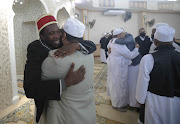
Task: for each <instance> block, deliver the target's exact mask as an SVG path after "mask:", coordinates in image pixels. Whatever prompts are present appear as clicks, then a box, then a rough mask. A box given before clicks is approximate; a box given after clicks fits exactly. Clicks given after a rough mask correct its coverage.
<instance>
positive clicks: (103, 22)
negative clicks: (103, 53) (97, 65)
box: [88, 12, 139, 44]
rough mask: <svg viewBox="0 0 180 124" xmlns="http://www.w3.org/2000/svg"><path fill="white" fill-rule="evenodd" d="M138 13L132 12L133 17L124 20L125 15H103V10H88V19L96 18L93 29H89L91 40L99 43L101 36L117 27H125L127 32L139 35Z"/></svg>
mask: <svg viewBox="0 0 180 124" xmlns="http://www.w3.org/2000/svg"><path fill="white" fill-rule="evenodd" d="M138 16H139V15H138V13H132V17H131V19H130V20H128V21H127V22H124V19H123V15H118V16H103V15H102V13H101V12H88V20H89V21H92V20H93V19H96V23H95V25H94V27H93V28H92V29H89V40H92V41H93V42H94V43H95V44H99V40H100V38H101V37H102V36H103V34H104V33H105V32H111V30H112V29H115V28H123V29H124V30H125V31H126V32H128V33H131V34H132V35H133V36H134V37H136V36H137V35H138V29H139V28H138V27H139V22H138V21H139V19H138V18H139V17H138Z"/></svg>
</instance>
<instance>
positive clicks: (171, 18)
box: [76, 9, 180, 56]
mask: <svg viewBox="0 0 180 124" xmlns="http://www.w3.org/2000/svg"><path fill="white" fill-rule="evenodd" d="M82 11H84V10H78V9H77V10H76V13H78V14H80V18H83V12H82ZM144 17H145V18H144ZM93 19H96V23H95V25H94V27H93V28H92V29H90V28H89V26H87V25H86V31H85V36H86V37H85V38H86V39H89V40H91V41H93V42H94V43H95V44H99V41H100V39H101V37H102V36H103V34H104V33H106V32H110V31H111V30H112V29H115V28H123V29H124V30H125V31H126V32H128V33H131V34H132V35H133V36H134V37H136V36H137V35H138V31H139V29H140V28H141V27H144V28H145V29H146V31H147V35H148V36H151V31H152V27H153V26H152V27H149V25H146V22H147V21H150V20H152V19H155V24H156V23H160V22H164V23H168V24H169V25H170V26H171V27H173V28H175V30H176V35H175V37H176V39H180V25H179V20H180V14H179V13H165V12H164V13H163V12H161V13H160V12H159V13H153V12H133V13H132V17H131V19H130V20H128V21H127V22H124V20H123V15H118V16H103V15H102V12H100V11H88V21H92V20H93ZM155 24H154V25H155ZM94 55H95V56H99V55H100V50H99V47H97V51H95V53H94Z"/></svg>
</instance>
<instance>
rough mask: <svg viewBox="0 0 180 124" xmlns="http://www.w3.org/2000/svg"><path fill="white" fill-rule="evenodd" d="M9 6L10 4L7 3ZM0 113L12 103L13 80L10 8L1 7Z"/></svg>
mask: <svg viewBox="0 0 180 124" xmlns="http://www.w3.org/2000/svg"><path fill="white" fill-rule="evenodd" d="M7 4H8V3H7ZM0 15H1V16H0V43H1V44H0V53H1V54H0V111H1V110H3V109H4V108H6V107H7V106H10V105H11V103H12V101H11V100H12V79H11V68H10V51H9V42H8V41H9V39H8V19H7V16H8V8H7V6H6V5H4V6H3V7H0Z"/></svg>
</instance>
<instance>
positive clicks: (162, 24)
mask: <svg viewBox="0 0 180 124" xmlns="http://www.w3.org/2000/svg"><path fill="white" fill-rule="evenodd" d="M160 26H169V25H168V24H167V23H156V25H155V26H154V27H153V28H154V29H156V28H158V27H160Z"/></svg>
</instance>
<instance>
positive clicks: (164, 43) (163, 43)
mask: <svg viewBox="0 0 180 124" xmlns="http://www.w3.org/2000/svg"><path fill="white" fill-rule="evenodd" d="M154 40H156V42H157V43H158V44H159V45H160V46H162V45H170V44H172V43H173V41H170V42H162V41H159V40H157V39H154Z"/></svg>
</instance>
